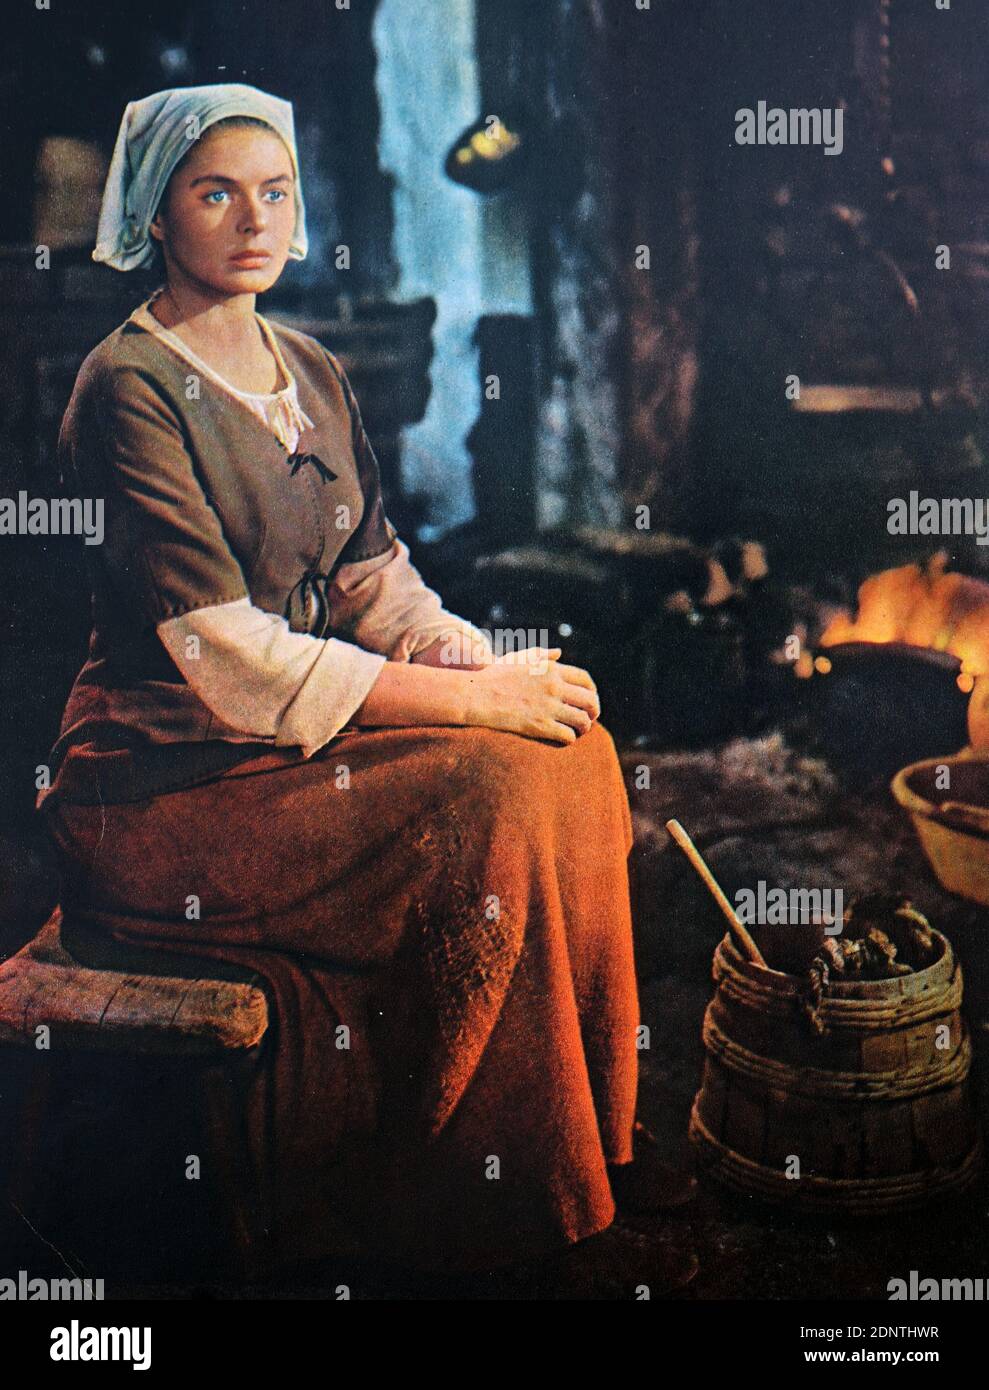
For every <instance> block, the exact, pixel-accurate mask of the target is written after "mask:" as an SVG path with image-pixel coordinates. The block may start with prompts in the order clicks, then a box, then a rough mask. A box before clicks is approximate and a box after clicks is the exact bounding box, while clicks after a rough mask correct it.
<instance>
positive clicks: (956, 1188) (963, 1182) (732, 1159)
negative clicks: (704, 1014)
mask: <svg viewBox="0 0 989 1390" xmlns="http://www.w3.org/2000/svg"><path fill="white" fill-rule="evenodd" d="M689 1135H690V1139H691V1142H692V1143H693V1144H694V1146H695V1147H696V1149H697V1151H698V1154H699V1155H700V1156H701V1158H702V1159H703V1160H704V1161H705V1163H706V1165H708V1166H709V1167H710V1169H711V1172H712V1176H714V1177H716V1178H718V1179H719V1180H720V1181H721V1182H723V1183H724V1184H725V1185H726V1186H728V1187H731V1188H733V1189H735V1190H736V1191H738V1192H745V1193H749V1194H751V1193H755V1194H756V1195H758V1196H761V1197H765V1198H768V1199H770V1200H773V1199H775V1200H781V1201H786V1202H788V1203H791V1204H792V1205H794V1206H798V1207H801V1208H803V1209H805V1210H809V1211H834V1210H835V1209H836V1208H837V1209H842V1210H845V1211H849V1212H854V1213H856V1214H860V1215H863V1216H868V1215H871V1214H873V1213H876V1212H882V1211H891V1210H893V1209H896V1208H901V1209H902V1208H904V1207H909V1206H923V1205H924V1203H925V1202H928V1201H930V1199H931V1197H936V1196H942V1195H943V1196H947V1195H949V1194H951V1193H953V1192H962V1191H964V1189H965V1188H967V1187H968V1186H969V1184H970V1183H972V1182H973V1181H974V1180H975V1179H976V1178H977V1177H978V1175H979V1172H980V1171H981V1168H982V1161H983V1147H982V1138H981V1136H979V1137H978V1138H977V1139H976V1141H975V1143H974V1144H973V1146H972V1148H971V1149H970V1150H969V1152H968V1153H967V1154H966V1155H965V1157H964V1158H963V1159H962V1160H961V1162H960V1163H958V1164H956V1165H955V1166H954V1167H951V1168H943V1167H938V1168H926V1169H924V1170H923V1171H921V1172H916V1173H899V1174H897V1175H896V1176H894V1177H883V1178H827V1177H818V1176H817V1175H816V1174H808V1175H807V1176H806V1177H801V1178H788V1177H787V1176H786V1175H785V1173H783V1172H782V1171H781V1170H780V1169H778V1168H767V1167H766V1166H765V1165H764V1164H762V1163H755V1162H754V1161H753V1160H752V1159H749V1158H745V1157H743V1155H742V1154H740V1153H736V1152H735V1150H734V1149H730V1148H728V1147H727V1145H725V1144H722V1143H721V1141H720V1140H719V1139H716V1138H715V1137H714V1135H713V1134H712V1133H711V1131H710V1130H709V1129H708V1128H707V1127H706V1125H705V1124H704V1122H703V1120H702V1119H701V1118H700V1115H699V1114H698V1112H697V1100H696V1099H695V1100H694V1106H693V1109H692V1110H691V1112H690V1128H689Z"/></svg>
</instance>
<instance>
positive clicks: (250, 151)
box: [151, 126, 295, 295]
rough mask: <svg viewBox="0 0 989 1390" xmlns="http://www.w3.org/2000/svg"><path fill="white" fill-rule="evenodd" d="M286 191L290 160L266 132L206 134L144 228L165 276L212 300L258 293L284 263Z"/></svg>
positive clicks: (291, 216)
mask: <svg viewBox="0 0 989 1390" xmlns="http://www.w3.org/2000/svg"><path fill="white" fill-rule="evenodd" d="M294 188H295V177H294V175H293V172H292V160H291V156H290V155H289V152H288V150H287V149H286V147H285V145H284V144H283V143H282V141H281V139H280V138H279V136H277V135H276V134H275V132H274V131H268V130H262V129H260V128H259V127H257V126H253V127H248V126H232V127H229V128H227V129H218V130H215V131H211V130H210V129H208V128H207V130H206V131H205V133H204V134H203V135H202V136H201V137H200V138H199V139H198V140H197V141H196V143H195V145H194V147H193V148H192V150H191V151H190V152H189V154H188V155H186V157H185V158H184V159H183V161H182V163H181V164H180V165H179V166H178V168H177V169H176V170H175V172H174V173H173V175H172V177H171V179H170V180H169V183H168V187H167V189H166V190H165V196H164V197H163V198H162V200H161V205H160V207H159V209H158V213H157V215H156V216H155V218H154V220H153V221H152V223H151V234H152V236H155V237H157V239H158V240H159V241H160V242H161V243H162V246H163V249H164V253H165V264H166V266H167V268H168V271H169V275H170V276H171V275H172V273H173V265H174V266H175V267H177V268H178V270H179V271H181V272H182V273H183V274H185V275H186V276H188V277H189V278H191V279H192V280H194V281H198V282H199V283H200V284H201V285H203V286H206V287H208V288H209V289H212V290H215V291H217V292H218V293H220V294H230V295H233V294H263V293H264V291H265V290H268V289H270V288H271V286H272V285H273V284H274V283H275V281H276V280H277V279H278V277H279V275H281V273H282V270H283V269H284V267H285V262H286V260H287V259H288V249H289V244H290V242H291V240H292V232H293V230H294V228H295V198H294Z"/></svg>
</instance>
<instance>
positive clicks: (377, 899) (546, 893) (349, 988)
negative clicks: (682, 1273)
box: [48, 722, 639, 1270]
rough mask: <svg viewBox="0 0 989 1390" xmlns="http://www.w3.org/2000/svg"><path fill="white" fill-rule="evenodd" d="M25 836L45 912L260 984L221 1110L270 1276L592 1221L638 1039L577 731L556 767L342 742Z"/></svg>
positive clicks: (470, 752) (431, 1254)
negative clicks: (242, 1160)
mask: <svg viewBox="0 0 989 1390" xmlns="http://www.w3.org/2000/svg"><path fill="white" fill-rule="evenodd" d="M48 825H49V829H50V832H51V834H52V836H53V839H54V843H55V845H56V847H57V850H58V854H59V858H60V862H61V867H62V872H63V880H64V881H63V890H64V906H65V910H66V912H69V913H70V912H77V913H79V914H80V915H81V916H83V917H85V918H86V919H88V921H89V922H90V923H94V922H95V923H97V924H98V925H99V927H100V928H101V929H103V930H105V931H106V932H108V933H110V934H111V935H112V936H113V937H114V938H115V939H116V941H118V942H124V943H132V944H133V943H143V944H145V945H148V946H154V947H157V948H159V949H161V948H165V949H168V950H173V951H178V952H182V951H185V952H186V953H192V954H194V955H196V956H207V957H211V958H219V959H225V960H230V961H234V962H238V963H240V964H242V965H244V966H246V967H249V968H250V969H253V970H256V971H257V972H258V974H259V975H260V976H261V977H262V978H263V979H264V981H265V982H266V983H267V986H268V993H269V998H270V1000H271V1003H272V1006H273V1007H272V1010H271V1012H272V1025H271V1027H270V1029H269V1033H268V1036H267V1037H266V1038H265V1040H264V1043H263V1044H262V1054H261V1055H262V1059H263V1065H261V1066H259V1068H258V1069H257V1075H256V1080H255V1082H254V1083H252V1094H251V1095H250V1096H249V1097H248V1100H247V1109H248V1120H249V1128H250V1131H251V1139H252V1144H253V1146H254V1151H255V1154H256V1155H257V1156H258V1159H259V1161H261V1156H262V1155H264V1154H268V1155H269V1156H270V1159H271V1162H272V1164H273V1170H274V1172H275V1174H276V1179H277V1180H276V1182H275V1184H274V1186H275V1192H276V1198H277V1206H276V1208H275V1218H274V1237H275V1241H276V1250H277V1254H278V1258H280V1259H293V1258H295V1259H299V1258H312V1257H316V1256H319V1255H324V1254H327V1255H329V1254H341V1255H350V1256H354V1255H357V1256H365V1257H371V1258H389V1259H393V1260H398V1261H404V1262H407V1263H409V1264H411V1265H413V1266H417V1267H421V1268H427V1269H428V1268H444V1269H451V1268H459V1269H464V1270H469V1269H481V1268H484V1267H486V1266H488V1265H493V1264H496V1263H503V1262H505V1261H512V1260H515V1259H523V1258H526V1257H529V1256H532V1255H538V1254H542V1253H543V1252H546V1251H550V1250H552V1249H554V1248H559V1247H560V1246H562V1245H563V1244H564V1243H566V1242H571V1241H575V1240H579V1239H582V1238H583V1237H585V1236H588V1235H591V1234H593V1233H594V1232H596V1231H599V1230H601V1229H603V1228H604V1227H606V1226H608V1225H609V1224H610V1223H611V1221H612V1220H613V1219H614V1215H615V1206H614V1200H613V1197H612V1192H611V1188H610V1185H609V1181H608V1175H607V1170H606V1167H605V1164H606V1163H607V1162H614V1163H626V1162H628V1161H630V1159H631V1157H632V1126H633V1120H634V1110H635V1098H636V1088H637V1080H638V1069H637V1054H636V1030H637V1026H638V1022H639V1017H638V995H637V988H636V976H635V964H634V955H633V941H632V921H631V910H630V900H629V883H628V866H627V857H628V853H629V850H630V849H631V846H632V823H631V815H630V811H629V803H628V796H627V793H626V789H625V784H624V781H623V778H622V772H621V767H620V764H619V761H618V757H617V754H616V751H615V745H614V742H613V740H612V738H611V735H610V734H609V733H608V731H607V730H606V729H605V728H604V727H603V726H602V725H601V724H600V722H598V723H596V724H594V725H593V726H592V727H591V729H590V730H589V731H588V732H587V733H586V734H584V735H582V736H581V737H580V738H579V739H578V740H577V741H576V742H575V743H572V744H563V745H561V744H554V743H550V742H549V741H543V740H537V739H530V738H523V737H521V736H520V735H516V734H511V733H505V732H499V731H493V730H488V729H480V728H454V727H451V728H446V727H444V728H416V729H405V728H383V729H362V730H353V731H351V732H345V733H343V734H341V735H339V736H338V737H337V738H335V739H334V740H332V741H331V742H330V743H329V744H327V745H326V746H325V747H324V748H323V749H322V750H320V752H319V753H318V754H317V755H316V756H315V757H313V758H311V759H310V760H309V761H295V762H293V763H291V764H288V763H285V762H280V760H279V752H277V751H276V752H273V753H272V754H271V755H267V754H266V755H264V756H263V757H262V758H261V759H260V760H258V761H256V762H254V763H252V764H247V765H241V766H240V767H237V768H235V769H233V770H232V771H229V772H227V773H225V774H224V775H223V776H221V777H219V778H217V779H215V780H213V781H211V782H208V783H205V784H201V785H198V786H195V787H192V788H189V789H185V790H182V791H179V792H172V793H169V794H167V795H162V796H158V797H154V798H151V799H149V800H145V801H142V802H134V803H129V804H116V805H106V806H102V807H101V806H81V805H70V804H59V805H57V806H55V807H54V808H53V809H52V812H51V814H50V815H49V816H48ZM190 895H195V897H196V898H197V899H198V903H199V917H198V919H196V918H195V917H194V916H193V917H192V919H191V920H190V918H189V916H188V915H187V909H188V904H189V901H190ZM341 1025H346V1030H349V1039H348V1035H347V1032H346V1031H344V1030H342V1029H341ZM348 1041H349V1045H347V1043H348Z"/></svg>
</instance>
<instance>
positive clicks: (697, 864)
mask: <svg viewBox="0 0 989 1390" xmlns="http://www.w3.org/2000/svg"><path fill="white" fill-rule="evenodd" d="M666 829H667V831H668V832H669V834H670V836H671V838H672V839H673V840H675V841H676V843H677V845H678V846H679V847H680V849H682V850H683V852H684V854H685V855H686V856H687V858H688V859H689V860H690V863H691V865H692V866H693V868H694V869H695V871H696V872H697V875H698V877H699V878H700V879H701V880H702V881H703V883H704V886H705V887H706V888H707V891H708V892H709V893H710V894H711V897H712V898H713V899H714V901H715V902H716V903H717V904H718V906H719V907H720V908H721V911H722V912H723V913H724V914H725V916H726V917H727V918H728V923H729V926H730V927H731V930H732V933H733V934H734V936H735V938H736V940H737V941H738V942H739V944H740V945H741V947H742V949H743V950H744V952H745V954H746V955H747V956H748V958H749V960H750V961H751V962H752V964H753V965H758V966H760V967H761V968H762V969H763V970H768V969H769V966H768V965H767V964H766V960H765V957H764V956H763V954H762V952H761V951H760V950H759V947H758V946H757V945H756V944H755V942H754V941H753V940H752V937H751V936H750V935H749V932H748V931H747V930H746V928H745V926H744V925H743V923H742V921H741V919H740V918H739V915H738V913H737V912H736V911H735V909H734V908H733V907H732V905H731V903H730V902H729V901H728V899H727V898H726V897H725V895H724V892H723V891H722V888H721V885H720V883H719V882H718V880H717V879H716V878H715V877H714V874H712V872H711V870H710V869H709V868H708V866H707V864H706V863H705V861H704V857H703V855H702V854H701V852H700V850H699V849H698V848H697V846H696V845H695V844H694V842H693V840H692V839H691V838H690V836H689V835H688V834H687V832H686V830H684V828H683V826H682V825H681V824H680V822H679V821H678V820H668V821H667V822H666Z"/></svg>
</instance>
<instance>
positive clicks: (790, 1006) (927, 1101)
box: [690, 932, 982, 1215]
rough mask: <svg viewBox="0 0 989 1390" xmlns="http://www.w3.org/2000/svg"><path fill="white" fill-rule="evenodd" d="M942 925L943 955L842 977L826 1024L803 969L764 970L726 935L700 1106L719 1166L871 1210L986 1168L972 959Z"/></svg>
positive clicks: (705, 1157)
mask: <svg viewBox="0 0 989 1390" xmlns="http://www.w3.org/2000/svg"><path fill="white" fill-rule="evenodd" d="M934 936H935V938H936V940H937V942H938V944H939V946H940V952H941V953H940V955H939V957H938V959H937V960H935V961H934V963H933V964H932V965H930V966H928V967H927V969H925V970H922V971H918V972H917V973H916V974H913V975H904V976H901V977H900V978H897V979H893V980H877V981H863V982H856V983H850V982H849V983H845V982H842V983H840V984H832V985H831V986H830V988H829V989H828V990H827V991H826V992H825V995H824V999H823V1001H822V1003H821V1009H820V1016H821V1021H822V1022H823V1024H824V1025H825V1032H824V1033H823V1034H818V1033H815V1031H814V1029H813V1028H812V1026H811V1024H810V1021H809V1019H808V1018H807V1016H806V1014H805V1013H804V1011H803V1009H802V1007H801V1003H800V992H801V989H802V987H803V981H802V980H801V979H800V977H798V976H795V975H787V974H782V973H779V972H776V971H765V970H761V969H759V967H758V966H755V965H753V964H752V963H751V962H750V961H748V960H747V959H745V958H744V957H743V956H741V955H740V954H739V952H738V951H736V949H735V947H734V946H733V945H732V942H731V940H730V938H729V937H728V936H726V937H725V938H724V940H723V941H722V942H721V944H720V946H719V947H718V949H717V951H716V952H715V956H714V964H713V972H712V973H713V977H714V980H715V983H716V985H717V989H716V991H715V995H714V998H713V999H712V1000H711V1003H710V1004H709V1005H708V1008H707V1011H706V1013H705V1015H704V1030H703V1039H704V1047H705V1052H706V1056H705V1062H704V1075H703V1079H702V1082H701V1088H700V1090H699V1091H698V1093H697V1095H696V1097H695V1099H694V1105H693V1110H692V1112H691V1116H690V1137H691V1140H692V1141H693V1143H694V1145H695V1146H696V1149H697V1152H698V1157H699V1158H700V1160H701V1163H702V1165H703V1166H704V1167H705V1168H706V1169H707V1170H708V1171H710V1172H711V1173H712V1175H713V1176H715V1177H717V1178H718V1179H719V1180H721V1181H722V1182H724V1183H726V1184H728V1185H729V1186H730V1187H732V1188H735V1189H736V1190H738V1191H742V1192H746V1193H750V1194H754V1195H758V1196H759V1197H762V1198H765V1199H768V1200H771V1201H780V1202H785V1203H787V1205H789V1206H792V1207H793V1208H796V1209H802V1210H807V1211H830V1212H834V1211H846V1212H854V1213H857V1214H863V1215H864V1214H867V1213H870V1212H885V1211H892V1210H900V1209H903V1208H908V1207H912V1206H920V1205H922V1204H924V1203H925V1202H927V1201H930V1200H932V1199H934V1198H936V1197H941V1196H947V1195H949V1194H952V1193H956V1192H961V1191H963V1190H964V1189H965V1188H966V1187H967V1186H968V1185H969V1184H970V1183H971V1182H972V1181H973V1180H974V1179H975V1178H976V1177H977V1176H978V1173H979V1171H980V1168H981V1164H982V1142H981V1135H980V1133H979V1129H978V1125H977V1122H976V1117H975V1110H974V1105H973V1102H972V1096H971V1092H970V1087H969V1067H970V1064H971V1055H972V1049H971V1041H970V1038H969V1034H968V1029H967V1026H966V1024H965V1021H964V1019H963V1018H962V1014H961V1000H962V974H961V967H960V966H959V965H958V962H957V961H956V960H955V956H954V952H953V951H952V949H951V944H950V942H949V941H948V940H947V938H946V937H944V936H942V935H941V933H940V932H935V933H934ZM942 1025H943V1026H944V1027H943V1029H942ZM939 1029H942V1031H940V1032H939V1031H938V1030H939ZM945 1030H946V1031H945ZM939 1041H940V1042H941V1044H942V1045H941V1046H940V1047H939V1046H938V1045H937V1044H938V1042H939ZM945 1042H947V1046H946V1047H945V1046H944V1043H945ZM794 1160H796V1161H797V1162H798V1163H799V1169H797V1168H796V1165H795V1163H794ZM788 1173H789V1174H792V1176H790V1175H788Z"/></svg>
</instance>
